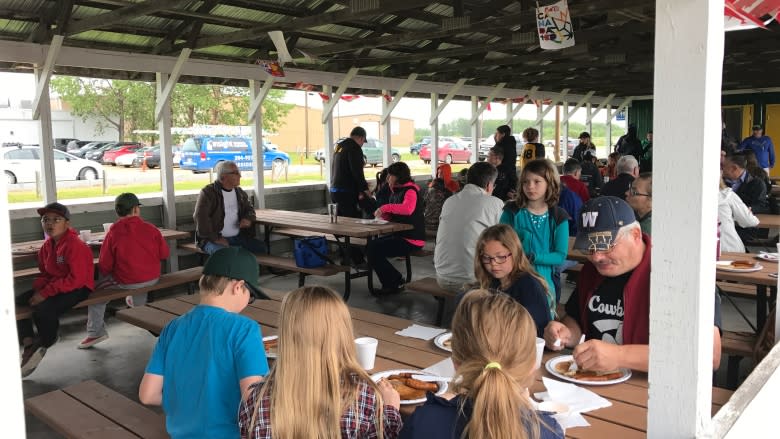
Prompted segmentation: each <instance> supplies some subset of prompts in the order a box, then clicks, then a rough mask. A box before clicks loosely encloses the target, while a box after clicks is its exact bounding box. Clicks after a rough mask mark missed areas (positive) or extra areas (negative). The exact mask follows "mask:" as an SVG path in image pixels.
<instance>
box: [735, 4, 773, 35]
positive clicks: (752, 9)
mask: <svg viewBox="0 0 780 439" xmlns="http://www.w3.org/2000/svg"><path fill="white" fill-rule="evenodd" d="M724 12H725V20H726V21H725V23H724V24H725V30H726V32H728V31H733V30H748V29H755V28H757V27H760V28H762V29H766V26H767V25H769V23H771V22H772V20H780V0H726V1H725V11H724Z"/></svg>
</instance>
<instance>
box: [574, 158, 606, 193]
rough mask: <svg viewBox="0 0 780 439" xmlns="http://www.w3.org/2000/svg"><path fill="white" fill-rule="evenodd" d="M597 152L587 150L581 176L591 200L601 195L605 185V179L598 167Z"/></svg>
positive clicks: (583, 159)
mask: <svg viewBox="0 0 780 439" xmlns="http://www.w3.org/2000/svg"><path fill="white" fill-rule="evenodd" d="M596 160H597V158H596V152H595V151H593V150H586V151H585V152H584V153H583V154H582V163H581V164H580V165H581V166H582V174H580V181H582V182H583V183H585V185H587V186H588V193H589V194H590V197H591V198H596V197H597V196H598V195H599V194H600V193H601V187H602V186H603V185H604V179H603V177H602V176H601V172H599V167H598V166H597V165H596Z"/></svg>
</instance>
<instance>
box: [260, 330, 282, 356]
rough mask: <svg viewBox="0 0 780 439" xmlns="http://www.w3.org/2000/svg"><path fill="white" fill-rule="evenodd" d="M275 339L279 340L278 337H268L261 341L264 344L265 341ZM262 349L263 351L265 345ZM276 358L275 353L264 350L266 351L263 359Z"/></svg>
mask: <svg viewBox="0 0 780 439" xmlns="http://www.w3.org/2000/svg"><path fill="white" fill-rule="evenodd" d="M277 338H279V336H278V335H269V336H266V337H263V341H264V342H265V341H268V340H276V339H277ZM277 346H278V345H277ZM263 349H265V344H264V345H263ZM276 356H277V353H276V352H268V350H267V349H266V351H265V357H266V358H276Z"/></svg>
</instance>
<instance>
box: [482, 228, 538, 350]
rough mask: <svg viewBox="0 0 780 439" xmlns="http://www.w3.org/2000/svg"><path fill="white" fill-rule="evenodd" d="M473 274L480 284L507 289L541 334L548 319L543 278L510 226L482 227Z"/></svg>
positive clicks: (490, 287)
mask: <svg viewBox="0 0 780 439" xmlns="http://www.w3.org/2000/svg"><path fill="white" fill-rule="evenodd" d="M475 255H476V256H475V258H474V276H475V277H476V278H477V282H478V283H479V288H482V289H490V290H496V291H499V292H502V293H506V294H508V295H509V296H511V297H512V298H513V299H515V300H516V301H517V302H518V303H520V304H521V305H523V306H524V307H525V309H527V310H528V313H529V314H531V317H532V318H533V320H534V324H535V325H536V335H537V336H539V337H541V336H542V334H543V333H544V327H545V326H547V323H548V322H549V321H550V312H549V311H548V308H547V296H548V291H547V288H546V287H545V281H544V278H543V277H541V276H539V274H538V273H537V272H536V271H535V270H534V268H533V266H531V263H530V262H529V261H528V258H527V257H526V256H525V252H523V246H521V245H520V240H518V239H517V234H516V233H515V231H514V230H512V228H511V227H509V226H507V225H505V224H498V225H495V226H491V227H488V228H487V229H485V230H484V231H483V232H482V234H481V235H480V236H479V239H478V240H477V251H476V252H475Z"/></svg>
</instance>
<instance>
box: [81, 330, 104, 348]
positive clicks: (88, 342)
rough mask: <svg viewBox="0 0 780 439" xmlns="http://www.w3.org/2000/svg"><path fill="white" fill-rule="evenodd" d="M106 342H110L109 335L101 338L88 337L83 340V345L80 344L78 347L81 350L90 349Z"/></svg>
mask: <svg viewBox="0 0 780 439" xmlns="http://www.w3.org/2000/svg"><path fill="white" fill-rule="evenodd" d="M105 340H108V334H106V335H101V336H100V337H87V338H85V339H84V340H81V343H79V344H78V346H76V347H77V348H79V349H89V348H91V347H92V346H95V345H96V344H98V343H100V342H101V341H105Z"/></svg>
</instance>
